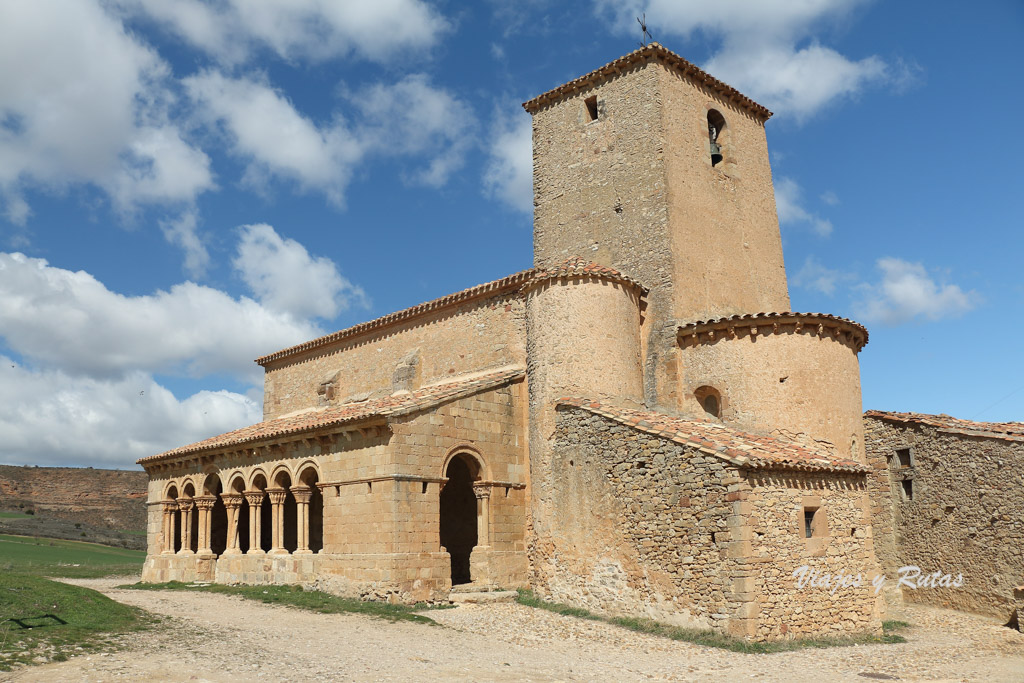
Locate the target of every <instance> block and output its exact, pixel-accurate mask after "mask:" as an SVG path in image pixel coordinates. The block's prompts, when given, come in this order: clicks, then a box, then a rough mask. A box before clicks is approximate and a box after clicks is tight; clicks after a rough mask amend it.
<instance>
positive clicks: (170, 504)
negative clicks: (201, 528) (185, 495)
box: [160, 500, 178, 513]
mask: <svg viewBox="0 0 1024 683" xmlns="http://www.w3.org/2000/svg"><path fill="white" fill-rule="evenodd" d="M160 505H161V506H162V507H163V510H164V512H168V513H170V512H177V511H178V501H176V500H161V501H160Z"/></svg>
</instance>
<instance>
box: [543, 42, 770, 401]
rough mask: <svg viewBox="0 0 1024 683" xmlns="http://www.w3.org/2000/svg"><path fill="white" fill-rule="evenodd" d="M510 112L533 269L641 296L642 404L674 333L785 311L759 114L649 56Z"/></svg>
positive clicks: (707, 79) (705, 78)
mask: <svg viewBox="0 0 1024 683" xmlns="http://www.w3.org/2000/svg"><path fill="white" fill-rule="evenodd" d="M523 106H524V108H525V109H526V110H527V111H528V112H530V114H532V116H533V164H534V174H533V182H534V265H535V266H537V267H548V266H550V265H552V264H555V263H559V262H561V261H564V260H565V259H568V258H571V257H574V256H580V257H582V258H584V259H586V260H588V261H594V262H596V263H600V264H602V265H606V266H609V267H611V268H614V269H616V270H619V271H621V272H623V273H626V274H628V275H630V276H632V277H634V278H636V279H637V280H638V281H640V282H641V283H642V284H643V285H644V286H646V287H648V288H649V289H650V292H649V294H648V297H647V310H646V312H645V322H644V336H645V339H644V347H645V356H646V357H645V359H644V364H645V381H644V384H645V395H646V397H647V401H648V403H650V404H651V405H656V404H659V403H663V400H662V399H664V398H667V397H664V396H662V394H663V393H664V392H663V389H662V388H659V387H662V385H665V382H666V380H669V378H666V377H664V375H665V374H666V373H668V374H671V372H672V368H671V367H668V365H666V364H669V365H670V364H671V360H670V357H671V354H670V353H669V347H674V344H675V339H674V335H673V334H670V333H669V328H671V327H672V326H673V325H677V324H679V323H685V322H692V321H697V320H707V319H710V318H719V317H723V316H729V315H735V314H741V313H758V312H771V311H787V310H789V293H788V290H787V287H786V273H785V268H784V265H783V259H782V242H781V238H780V235H779V224H778V217H777V215H776V209H775V197H774V192H773V188H772V177H771V168H770V167H769V163H768V147H767V141H766V138H765V129H764V124H765V122H766V121H767V120H768V118H769V117H770V116H771V112H770V111H768V110H767V109H765V108H764V107H762V106H761V105H759V104H757V103H756V102H753V101H752V100H750V99H749V98H747V97H745V96H743V95H742V94H740V93H739V92H737V91H736V90H734V89H733V88H731V87H729V86H728V85H726V84H725V83H722V82H721V81H719V80H717V79H715V78H714V77H712V76H710V75H709V74H707V73H705V72H703V71H701V70H700V69H699V68H697V67H696V66H694V65H693V64H691V63H689V62H687V61H686V60H685V59H683V58H682V57H680V56H678V55H676V54H675V53H673V52H671V51H669V50H667V49H666V48H664V47H662V46H661V45H659V44H657V43H651V44H649V45H647V46H645V47H643V48H640V49H639V50H636V51H634V52H632V53H630V54H628V55H626V56H624V57H621V58H619V59H617V60H615V61H613V62H611V63H609V64H606V65H605V66H603V67H601V68H599V69H597V70H595V71H593V72H591V73H589V74H587V75H585V76H582V77H580V78H577V79H575V80H573V81H570V82H569V83H566V84H564V85H562V86H559V87H558V88H555V89H554V90H551V91H549V92H547V93H544V94H543V95H540V96H539V97H536V98H534V99H532V100H530V101H529V102H526V103H525V104H524V105H523ZM669 381H670V380H669Z"/></svg>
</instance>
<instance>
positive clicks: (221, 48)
mask: <svg viewBox="0 0 1024 683" xmlns="http://www.w3.org/2000/svg"><path fill="white" fill-rule="evenodd" d="M115 1H116V4H117V5H118V6H120V7H121V8H122V9H123V10H124V11H126V12H129V13H133V14H141V15H145V16H148V17H150V18H152V19H154V20H155V21H157V22H158V23H160V24H161V25H163V26H165V27H167V28H169V29H170V30H171V31H172V32H174V33H175V34H176V35H178V36H179V37H181V38H183V39H184V40H186V41H187V42H189V43H191V44H192V45H194V46H195V47H197V48H199V49H201V50H203V51H205V52H207V53H208V54H210V55H213V56H214V57H215V58H217V59H219V60H221V61H224V62H227V63H239V62H242V61H245V60H247V59H249V58H250V57H251V56H253V54H254V52H255V51H257V50H258V49H260V48H267V49H270V50H273V51H274V52H276V53H277V54H278V55H279V56H281V57H282V58H284V59H289V60H290V59H297V58H306V59H313V60H323V59H328V58H335V57H345V56H348V55H351V54H357V55H359V56H361V57H364V58H367V59H371V60H375V61H381V62H383V61H386V60H389V59H392V58H393V56H394V54H395V50H406V51H408V50H422V49H425V48H429V47H432V46H433V45H435V44H436V43H437V42H438V40H439V39H440V37H441V36H442V35H444V34H445V33H446V32H447V31H448V30H449V29H450V28H451V25H450V24H449V23H448V21H447V20H446V19H445V18H444V17H443V16H442V15H441V14H439V13H438V12H437V10H435V9H434V8H433V7H431V6H430V5H429V4H428V3H426V2H423V1H422V0H376V1H375V2H372V3H367V2H347V1H343V2H338V1H337V0H288V2H267V1H253V0H224V1H222V2H218V3H214V4H210V3H204V2H199V1H198V0H115Z"/></svg>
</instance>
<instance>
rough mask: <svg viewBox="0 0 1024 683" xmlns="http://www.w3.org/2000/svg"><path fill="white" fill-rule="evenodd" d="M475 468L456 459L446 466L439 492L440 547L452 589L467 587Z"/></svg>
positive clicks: (464, 459)
mask: <svg viewBox="0 0 1024 683" xmlns="http://www.w3.org/2000/svg"><path fill="white" fill-rule="evenodd" d="M477 470H478V468H477V466H476V463H475V462H472V461H471V460H470V459H469V458H467V457H466V456H463V455H456V456H455V457H454V458H452V460H451V462H450V463H448V469H447V471H446V472H445V476H446V477H448V483H447V484H445V485H444V488H443V489H441V545H442V546H443V547H444V549H445V550H447V551H448V554H449V555H451V556H452V585H453V586H454V585H458V584H461V583H469V582H470V581H471V580H472V577H471V576H470V573H469V556H470V554H472V552H473V546H475V545H476V541H477V537H476V529H477V522H476V495H474V493H473V480H474V479H476V475H477Z"/></svg>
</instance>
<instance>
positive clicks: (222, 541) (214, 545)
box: [203, 474, 228, 555]
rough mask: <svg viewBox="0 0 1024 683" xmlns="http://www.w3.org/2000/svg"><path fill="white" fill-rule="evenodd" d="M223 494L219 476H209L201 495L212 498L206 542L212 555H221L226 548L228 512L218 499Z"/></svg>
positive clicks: (222, 502)
mask: <svg viewBox="0 0 1024 683" xmlns="http://www.w3.org/2000/svg"><path fill="white" fill-rule="evenodd" d="M223 492H224V486H223V484H222V483H221V481H220V477H219V476H217V475H216V474H211V475H209V476H208V477H206V482H205V483H204V484H203V495H205V496H213V498H214V503H213V509H211V510H210V538H209V540H208V541H207V542H208V543H209V548H210V550H211V551H212V552H213V554H214V555H221V554H223V553H224V550H225V549H227V547H228V510H227V508H226V507H224V501H223V500H222V499H221V497H220V494H222V493H223Z"/></svg>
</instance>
